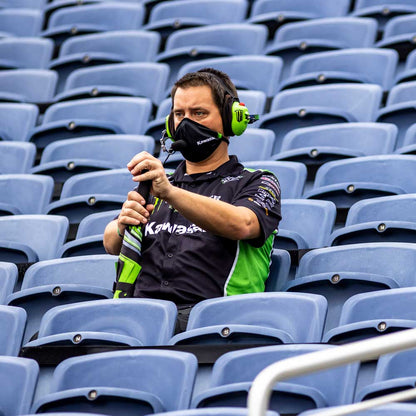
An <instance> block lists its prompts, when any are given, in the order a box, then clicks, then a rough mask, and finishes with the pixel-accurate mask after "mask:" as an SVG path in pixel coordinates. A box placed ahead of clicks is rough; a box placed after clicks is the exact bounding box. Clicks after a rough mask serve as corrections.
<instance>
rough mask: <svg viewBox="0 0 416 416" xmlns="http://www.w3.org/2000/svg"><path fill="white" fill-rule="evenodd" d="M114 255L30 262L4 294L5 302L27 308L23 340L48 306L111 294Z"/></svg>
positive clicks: (101, 297)
mask: <svg viewBox="0 0 416 416" xmlns="http://www.w3.org/2000/svg"><path fill="white" fill-rule="evenodd" d="M116 259H117V257H116V256H110V255H108V254H103V255H93V256H80V257H72V258H68V259H54V260H46V261H39V262H37V263H35V264H33V265H31V266H30V267H29V268H28V269H27V271H26V273H25V275H24V277H23V282H22V286H21V289H20V290H19V291H16V292H14V293H12V294H11V295H10V296H9V297H8V298H7V304H8V305H11V306H19V307H21V308H23V309H25V310H26V312H27V325H26V330H25V335H24V338H23V344H25V343H27V342H28V341H29V340H30V339H31V338H32V337H33V335H34V334H35V333H36V332H37V331H38V330H39V325H40V321H41V318H42V316H43V315H44V314H45V312H46V311H48V310H49V309H51V308H53V307H55V306H59V305H65V304H69V303H75V302H83V301H88V300H97V299H109V298H112V297H113V290H112V286H113V282H114V280H115V269H114V264H115V261H116Z"/></svg>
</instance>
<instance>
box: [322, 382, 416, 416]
mask: <svg viewBox="0 0 416 416" xmlns="http://www.w3.org/2000/svg"><path fill="white" fill-rule="evenodd" d="M414 398H416V388H413V389H409V390H403V391H399V392H398V393H392V394H386V395H385V396H381V397H376V398H375V399H368V400H364V401H363V402H358V403H352V404H347V405H345V406H336V407H328V408H323V409H322V410H321V409H320V410H319V411H318V412H315V413H314V416H346V415H350V414H353V413H357V412H361V411H363V410H367V409H371V408H372V407H377V406H381V405H383V404H388V403H395V402H404V401H406V400H412V399H414Z"/></svg>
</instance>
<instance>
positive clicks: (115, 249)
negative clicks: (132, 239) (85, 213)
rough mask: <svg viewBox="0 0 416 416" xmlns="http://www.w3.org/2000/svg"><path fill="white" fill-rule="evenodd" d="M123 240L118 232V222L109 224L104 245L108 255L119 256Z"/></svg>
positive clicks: (114, 221)
mask: <svg viewBox="0 0 416 416" xmlns="http://www.w3.org/2000/svg"><path fill="white" fill-rule="evenodd" d="M122 242H123V240H122V238H121V237H120V236H119V235H118V232H117V220H113V221H111V222H110V223H108V225H107V227H106V228H105V231H104V238H103V244H104V248H105V250H106V252H107V253H108V254H115V255H118V254H119V253H120V249H121V244H122Z"/></svg>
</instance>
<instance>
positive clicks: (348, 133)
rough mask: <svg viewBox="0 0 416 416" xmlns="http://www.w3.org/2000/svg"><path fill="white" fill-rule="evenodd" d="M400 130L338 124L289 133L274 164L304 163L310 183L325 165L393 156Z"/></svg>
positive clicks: (391, 126) (386, 125) (368, 124)
mask: <svg viewBox="0 0 416 416" xmlns="http://www.w3.org/2000/svg"><path fill="white" fill-rule="evenodd" d="M396 136H397V127H396V126H395V125H394V124H390V123H375V122H357V123H335V124H323V125H320V126H312V127H303V128H298V129H294V130H291V131H289V132H288V133H287V134H286V136H285V137H284V138H283V140H282V147H281V148H280V152H279V153H277V154H274V155H272V156H271V158H272V159H274V160H288V161H293V162H301V163H304V164H305V165H306V166H307V167H308V173H309V175H308V176H309V179H311V180H312V179H313V178H314V176H315V174H316V170H317V169H318V168H319V167H320V166H321V165H323V164H324V163H326V162H330V161H333V160H338V159H346V158H350V157H357V156H371V155H379V154H390V153H393V150H394V148H395V145H396Z"/></svg>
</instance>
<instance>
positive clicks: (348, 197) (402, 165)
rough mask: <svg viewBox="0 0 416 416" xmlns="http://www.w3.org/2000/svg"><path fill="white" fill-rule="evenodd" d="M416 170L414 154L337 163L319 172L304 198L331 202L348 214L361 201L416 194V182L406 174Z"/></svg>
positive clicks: (326, 166) (370, 157) (361, 158)
mask: <svg viewBox="0 0 416 416" xmlns="http://www.w3.org/2000/svg"><path fill="white" fill-rule="evenodd" d="M415 169H416V156H413V155H381V156H365V157H355V158H351V159H344V160H335V161H333V162H328V163H325V164H324V165H322V166H321V167H320V168H319V169H318V171H317V172H316V176H315V182H314V184H313V187H312V188H311V189H310V190H309V191H307V192H305V193H304V197H305V198H310V199H325V200H330V201H332V202H334V203H335V205H336V206H337V210H338V211H340V212H342V211H346V210H348V209H349V208H350V207H351V205H352V204H354V203H355V202H357V201H359V200H361V199H368V198H374V197H379V196H389V195H400V194H405V193H412V192H416V181H414V180H413V178H411V177H409V176H408V175H405V174H403V172H414V171H415Z"/></svg>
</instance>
